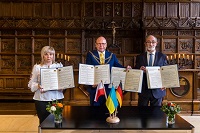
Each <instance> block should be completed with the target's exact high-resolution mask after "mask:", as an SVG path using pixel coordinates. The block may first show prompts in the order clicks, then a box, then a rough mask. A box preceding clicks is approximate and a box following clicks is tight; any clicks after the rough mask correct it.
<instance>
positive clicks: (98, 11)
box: [90, 2, 103, 17]
mask: <svg viewBox="0 0 200 133" xmlns="http://www.w3.org/2000/svg"><path fill="white" fill-rule="evenodd" d="M90 10H91V9H90ZM102 16H103V4H102V3H100V2H98V3H95V17H102Z"/></svg>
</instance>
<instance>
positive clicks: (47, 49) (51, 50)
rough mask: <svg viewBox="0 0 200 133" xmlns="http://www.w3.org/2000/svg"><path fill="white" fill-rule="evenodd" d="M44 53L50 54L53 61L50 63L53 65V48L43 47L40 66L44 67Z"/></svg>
mask: <svg viewBox="0 0 200 133" xmlns="http://www.w3.org/2000/svg"><path fill="white" fill-rule="evenodd" d="M46 53H51V54H53V60H52V63H55V50H54V48H53V47H51V46H44V47H43V48H42V50H41V63H40V64H41V65H44V55H45V54H46Z"/></svg>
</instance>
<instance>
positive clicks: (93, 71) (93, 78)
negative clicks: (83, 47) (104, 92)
mask: <svg viewBox="0 0 200 133" xmlns="http://www.w3.org/2000/svg"><path fill="white" fill-rule="evenodd" d="M101 81H102V82H103V83H104V84H110V65H109V64H106V65H96V66H94V65H87V64H79V79H78V83H79V84H85V85H94V84H99V83H100V82H101Z"/></svg>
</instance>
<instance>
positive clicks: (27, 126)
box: [0, 115, 200, 133]
mask: <svg viewBox="0 0 200 133" xmlns="http://www.w3.org/2000/svg"><path fill="white" fill-rule="evenodd" d="M181 116H182V117H183V118H184V119H185V120H187V121H188V122H190V123H191V124H192V125H194V126H195V130H194V133H200V124H199V123H200V116H186V115H181ZM38 124H39V121H38V118H37V116H33V115H0V133H38ZM107 132H109V133H110V131H104V132H103V133H107ZM160 132H161V131H142V130H138V131H133V132H132V131H131V132H130V131H125V132H120V133H160ZM168 132H169V131H168ZM168 132H164V131H162V133H168ZM45 133H46V132H45ZM48 133H68V132H65V131H59V132H48ZM71 133H97V131H86V130H85V131H71ZM111 133H116V132H115V131H111ZM171 133H175V132H171ZM177 133H188V132H184V131H177Z"/></svg>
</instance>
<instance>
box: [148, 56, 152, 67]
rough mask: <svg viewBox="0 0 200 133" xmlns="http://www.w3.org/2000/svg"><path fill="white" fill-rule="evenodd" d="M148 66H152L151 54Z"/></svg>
mask: <svg viewBox="0 0 200 133" xmlns="http://www.w3.org/2000/svg"><path fill="white" fill-rule="evenodd" d="M149 66H152V54H149Z"/></svg>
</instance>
